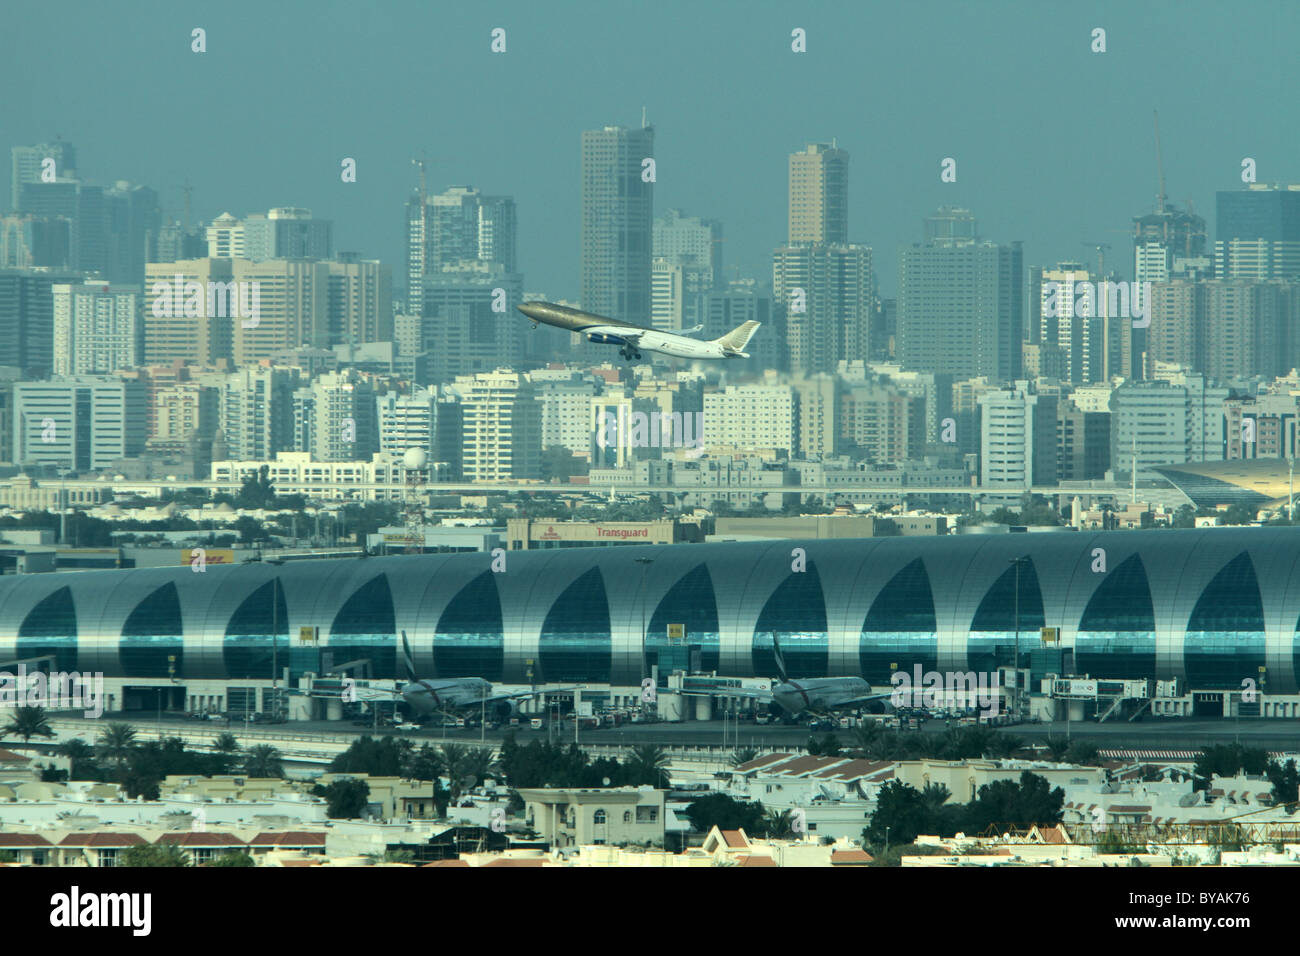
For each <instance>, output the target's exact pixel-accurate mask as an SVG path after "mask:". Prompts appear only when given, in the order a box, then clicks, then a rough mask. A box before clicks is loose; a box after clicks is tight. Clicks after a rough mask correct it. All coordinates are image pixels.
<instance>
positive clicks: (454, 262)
mask: <svg viewBox="0 0 1300 956" xmlns="http://www.w3.org/2000/svg"><path fill="white" fill-rule="evenodd" d="M426 228H427V230H428V235H427V236H426V235H425V230H426ZM516 232H517V216H516V211H515V201H514V199H513V198H511V197H510V196H485V195H483V194H482V193H481V192H479V191H478V190H477V189H474V188H473V187H471V186H452V187H451V188H450V189H448V190H446V191H445V192H442V193H439V194H437V195H431V196H428V197H427V201H426V206H425V209H424V212H423V214H421V210H420V198H419V195H418V194H417V195H415V196H413V197H412V198H411V199H410V200H408V202H407V204H406V247H407V263H406V296H407V303H406V304H407V309H408V311H409V312H410V313H411V314H413V315H418V314H419V310H420V308H421V307H422V305H423V297H424V293H423V288H424V279H425V275H426V273H428V274H430V275H432V274H434V273H437V272H438V271H440V270H441V269H443V268H447V267H455V266H459V265H460V264H461V263H464V262H467V261H470V260H475V261H479V262H485V263H493V262H495V263H499V264H500V265H501V267H502V269H504V270H505V271H506V272H513V271H515V268H516V263H517V260H516V252H515V249H516Z"/></svg>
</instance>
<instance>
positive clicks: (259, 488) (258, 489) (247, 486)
mask: <svg viewBox="0 0 1300 956" xmlns="http://www.w3.org/2000/svg"><path fill="white" fill-rule="evenodd" d="M235 501H236V503H237V507H239V508H245V509H248V510H250V511H252V510H256V509H258V508H271V507H274V505H275V484H274V483H273V482H272V481H271V466H270V465H263V466H262V467H260V468H259V469H257V471H256V472H250V473H249V474H247V475H245V476H244V484H243V487H241V488H240V489H239V494H238V495H237V496H236V498H235Z"/></svg>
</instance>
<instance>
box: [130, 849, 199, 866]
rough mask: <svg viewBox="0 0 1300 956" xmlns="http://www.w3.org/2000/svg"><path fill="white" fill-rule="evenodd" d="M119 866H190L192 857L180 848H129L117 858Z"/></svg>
mask: <svg viewBox="0 0 1300 956" xmlns="http://www.w3.org/2000/svg"><path fill="white" fill-rule="evenodd" d="M117 865H118V866H149V867H158V866H190V865H191V864H190V857H189V854H188V853H186V852H185V851H184V850H182V849H181V848H180V847H178V846H173V845H171V844H168V845H165V846H164V845H160V844H156V843H155V844H152V845H146V846H129V847H127V848H126V849H125V850H123V851H122V853H121V855H120V856H118V858H117Z"/></svg>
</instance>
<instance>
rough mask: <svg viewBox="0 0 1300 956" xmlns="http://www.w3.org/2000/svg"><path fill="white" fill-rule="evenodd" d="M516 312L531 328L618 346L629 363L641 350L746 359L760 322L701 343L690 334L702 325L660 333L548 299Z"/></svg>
mask: <svg viewBox="0 0 1300 956" xmlns="http://www.w3.org/2000/svg"><path fill="white" fill-rule="evenodd" d="M519 311H520V312H522V313H523V314H524V315H526V316H528V318H530V319H532V320H533V328H537V323H538V322H545V323H546V324H547V325H553V326H555V327H556V328H557V329H567V330H568V331H570V332H580V333H582V334H583V335H585V336H586V337H587V341H589V342H598V343H600V344H602V345H617V346H620V348H619V350H618V354H619V355H621V356H623V358H625V359H627V360H628V361H629V362H630V361H632V360H633V359H639V358H640V357H641V350H642V349H645V350H646V351H649V352H658V353H660V354H661V355H671V356H674V357H675V358H695V359H746V358H749V353H747V352H746V351H745V346H746V345H748V344H749V340H750V338H751V337H753V335H754V332H755V331H757V330H758V327H759V325H760V324H761V323H759V322H753V321H750V322H745V323H744V324H742V325H739V326H737V327H736V328H734V329H732V330H731V331H730V332H728V333H727V334H726V335H724V336H722V337H721V338H716V339H713V340H712V341H710V342H701V341H700V340H699V339H693V338H691V337H690V333H694V332H699V331H700V330H701V329H703V328H704V326H702V325H697V326H695V328H693V329H683V330H682V331H681V332H662V331H660V330H659V329H647V328H642V327H641V326H639V325H633V324H632V323H631V322H623V321H621V320H619V319H607V318H605V317H604V316H603V315H592V314H591V313H590V312H580V311H578V310H577V309H570V308H568V307H567V306H563V305H552V304H551V303H549V302H525V303H524V304H523V305H521V306H519Z"/></svg>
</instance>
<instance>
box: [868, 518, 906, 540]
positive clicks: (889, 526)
mask: <svg viewBox="0 0 1300 956" xmlns="http://www.w3.org/2000/svg"><path fill="white" fill-rule="evenodd" d="M902 533H903V532H902V530H901V529H900V528H899V527H898V522H897V521H895V520H894V519H893V518H877V519H876V520H875V521H874V522H873V523H872V528H871V536H872V537H873V538H896V537H898V536H899V535H901V534H902Z"/></svg>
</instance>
